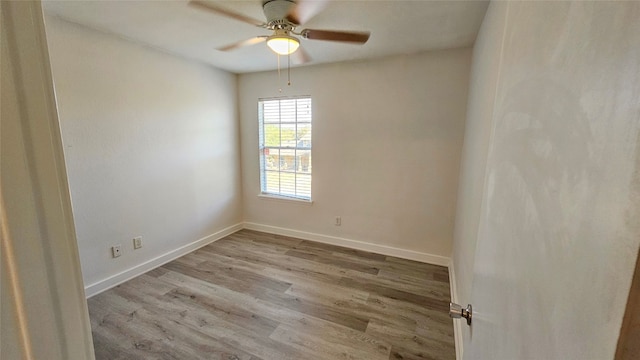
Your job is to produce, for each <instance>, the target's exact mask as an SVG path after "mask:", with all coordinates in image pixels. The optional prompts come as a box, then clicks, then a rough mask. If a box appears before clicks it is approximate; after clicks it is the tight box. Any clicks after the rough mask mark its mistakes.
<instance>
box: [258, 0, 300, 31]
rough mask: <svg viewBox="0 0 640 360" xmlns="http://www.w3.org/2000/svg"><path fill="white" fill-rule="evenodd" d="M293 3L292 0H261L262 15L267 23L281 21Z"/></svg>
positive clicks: (271, 23)
mask: <svg viewBox="0 0 640 360" xmlns="http://www.w3.org/2000/svg"><path fill="white" fill-rule="evenodd" d="M293 5H295V1H293V0H264V1H262V9H263V10H264V16H265V17H266V18H267V24H269V25H273V24H278V23H282V22H283V20H284V18H285V17H286V16H287V14H288V13H289V10H290V9H291V7H292V6H293Z"/></svg>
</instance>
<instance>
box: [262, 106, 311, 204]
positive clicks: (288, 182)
mask: <svg viewBox="0 0 640 360" xmlns="http://www.w3.org/2000/svg"><path fill="white" fill-rule="evenodd" d="M258 121H259V136H260V139H259V144H260V188H261V190H262V193H263V194H268V195H277V196H285V197H291V198H296V199H304V200H311V97H309V96H306V97H296V98H277V99H260V100H259V101H258Z"/></svg>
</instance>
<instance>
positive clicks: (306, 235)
mask: <svg viewBox="0 0 640 360" xmlns="http://www.w3.org/2000/svg"><path fill="white" fill-rule="evenodd" d="M244 228H245V229H249V230H255V231H262V232H266V233H270V234H276V235H283V236H290V237H295V238H298V239H303V240H310V241H316V242H319V243H324V244H330V245H338V246H344V247H348V248H351V249H356V250H363V251H368V252H372V253H376V254H381V255H387V256H395V257H399V258H403V259H407V260H414V261H420V262H423V263H427V264H433V265H440V266H449V262H450V261H449V260H450V259H449V258H448V257H446V256H440V255H433V254H429V253H423V252H418V251H413V250H406V249H400V248H395V247H391V246H385V245H377V244H371V243H367V242H364V241H358V240H351V239H345V238H340V237H335V236H327V235H321V234H316V233H310V232H306V231H300V230H293V229H287V228H281V227H277V226H270V225H263V224H257V223H251V222H245V223H244Z"/></svg>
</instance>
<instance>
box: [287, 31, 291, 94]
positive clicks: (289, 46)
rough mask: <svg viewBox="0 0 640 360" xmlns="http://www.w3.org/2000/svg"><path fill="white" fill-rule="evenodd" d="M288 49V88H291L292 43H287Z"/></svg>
mask: <svg viewBox="0 0 640 360" xmlns="http://www.w3.org/2000/svg"><path fill="white" fill-rule="evenodd" d="M287 47H288V48H289V51H287V52H288V54H287V86H291V42H290V41H288V42H287Z"/></svg>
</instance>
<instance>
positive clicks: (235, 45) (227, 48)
mask: <svg viewBox="0 0 640 360" xmlns="http://www.w3.org/2000/svg"><path fill="white" fill-rule="evenodd" d="M265 40H267V36H256V37H253V38H250V39H247V40H242V41H238V42H236V43H233V44H229V45H226V46H222V47H219V48H218V49H217V50H220V51H231V50H235V49H238V48H241V47H245V46H250V45H255V44H258V43H261V42H263V41H265Z"/></svg>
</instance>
